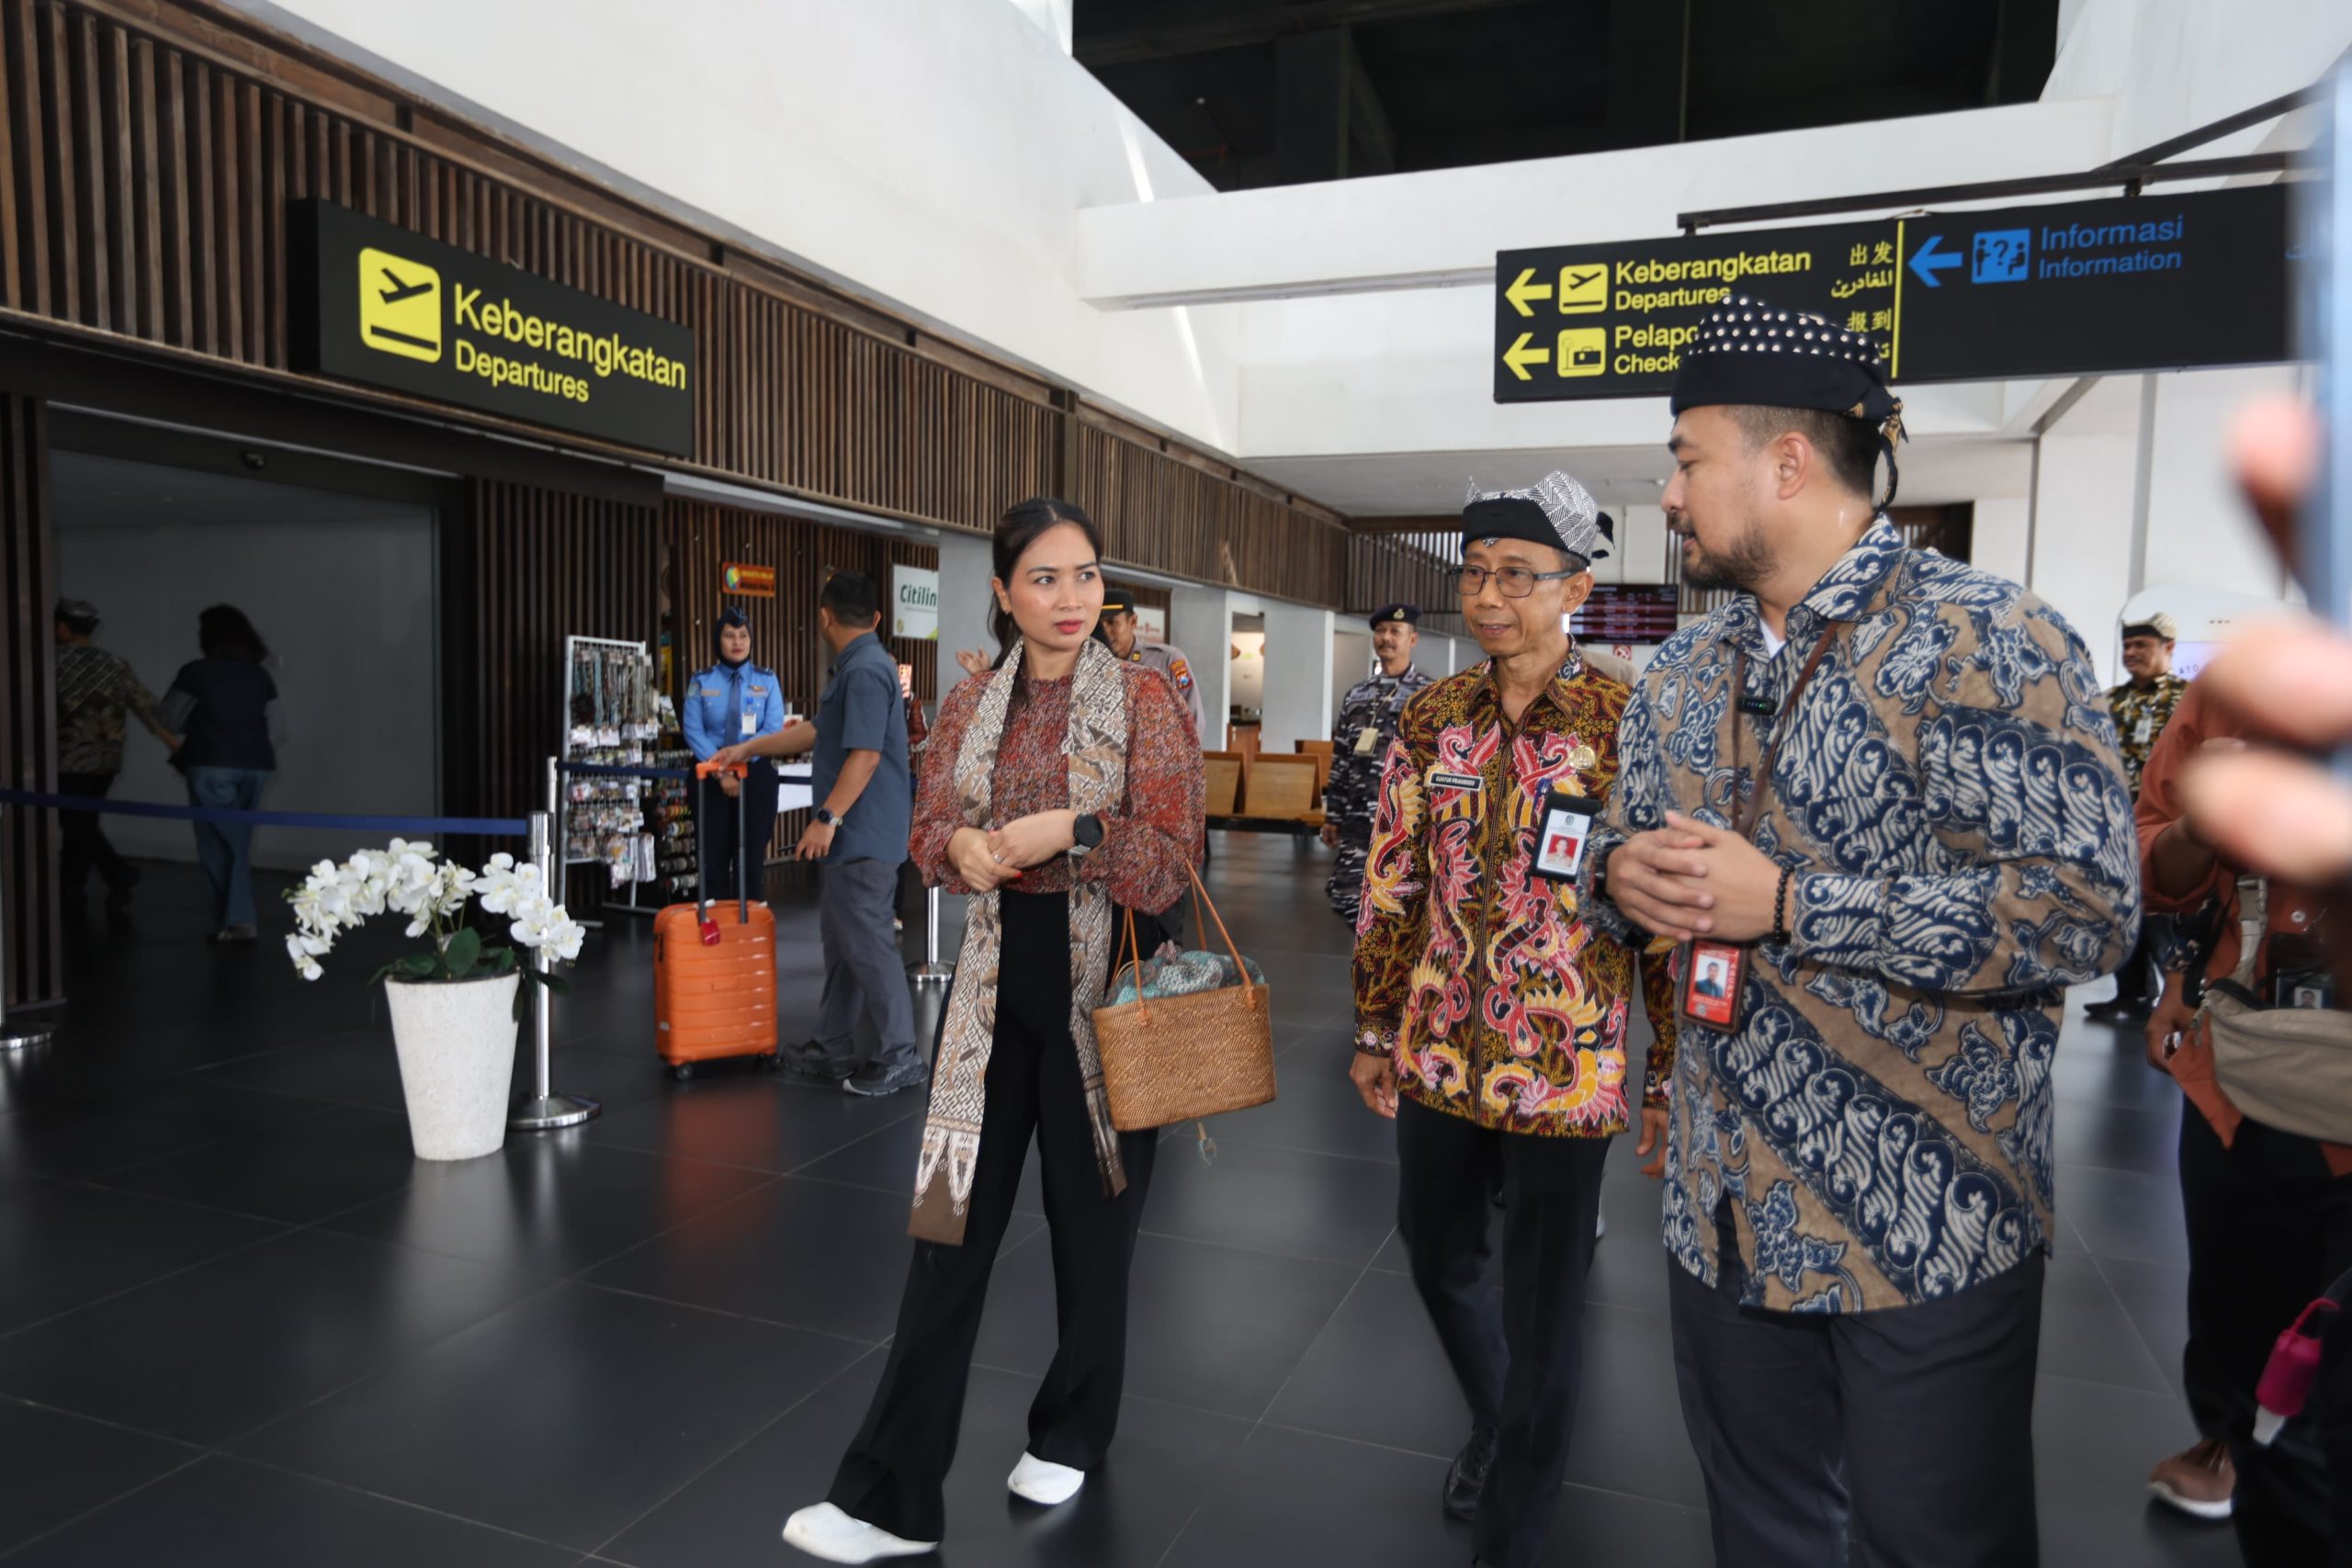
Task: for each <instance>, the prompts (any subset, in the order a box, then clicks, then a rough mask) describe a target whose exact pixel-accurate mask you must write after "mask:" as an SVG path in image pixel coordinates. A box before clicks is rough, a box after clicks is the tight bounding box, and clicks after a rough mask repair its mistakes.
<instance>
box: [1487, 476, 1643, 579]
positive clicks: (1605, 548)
mask: <svg viewBox="0 0 2352 1568" xmlns="http://www.w3.org/2000/svg"><path fill="white" fill-rule="evenodd" d="M1616 537H1617V524H1616V521H1615V520H1614V519H1613V518H1611V516H1610V515H1609V513H1606V512H1603V511H1601V510H1600V506H1599V505H1598V504H1597V503H1596V502H1594V501H1593V499H1592V492H1591V491H1588V490H1586V489H1585V488H1584V486H1582V485H1580V484H1578V483H1577V481H1576V480H1575V479H1571V478H1569V477H1568V476H1567V475H1566V474H1564V473H1562V472H1561V471H1560V470H1559V469H1557V468H1555V469H1553V470H1552V471H1551V472H1550V473H1548V474H1545V475H1544V477H1543V478H1542V479H1538V480H1536V481H1535V482H1534V483H1533V484H1532V485H1530V486H1528V487H1527V488H1526V489H1524V490H1487V491H1482V490H1480V489H1479V488H1478V481H1477V480H1476V479H1472V480H1471V481H1470V494H1469V498H1468V499H1467V500H1466V501H1464V502H1463V504H1462V542H1463V543H1464V545H1465V546H1466V545H1468V544H1469V543H1470V542H1471V541H1472V540H1474V539H1524V540H1526V541H1527V542H1528V543H1529V544H1531V545H1549V546H1551V547H1553V548H1554V549H1555V550H1566V552H1567V553H1568V554H1570V555H1572V556H1574V557H1576V558H1577V561H1578V562H1580V563H1581V564H1582V565H1585V566H1589V565H1591V564H1592V563H1593V562H1594V561H1595V560H1597V559H1599V558H1600V557H1602V556H1605V555H1607V554H1608V553H1609V544H1610V542H1613V541H1614V540H1615V539H1616Z"/></svg>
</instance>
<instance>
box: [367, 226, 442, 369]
mask: <svg viewBox="0 0 2352 1568" xmlns="http://www.w3.org/2000/svg"><path fill="white" fill-rule="evenodd" d="M440 293H441V273H440V269H439V268H437V267H430V266H427V265H424V263H423V262H419V261H412V260H410V259H409V258H408V257H406V256H402V255H395V254H392V253H391V252H390V251H379V250H377V249H375V248H373V247H372V246H370V247H368V248H366V249H363V250H361V251H360V253H359V339H360V341H361V342H362V343H364V344H367V345H368V347H369V348H372V349H376V350H378V351H379V352H381V353H384V354H395V355H400V356H401V358H402V359H421V360H424V362H425V363H426V364H428V365H429V364H434V363H436V362H437V361H438V360H439V359H440V357H441V331H442V321H441V300H440Z"/></svg>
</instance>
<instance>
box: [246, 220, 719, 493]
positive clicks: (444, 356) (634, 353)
mask: <svg viewBox="0 0 2352 1568" xmlns="http://www.w3.org/2000/svg"><path fill="white" fill-rule="evenodd" d="M292 219H293V239H294V243H293V247H292V250H293V255H294V274H295V278H294V281H295V295H294V299H293V307H294V308H293V343H292V345H291V346H292V348H293V354H294V363H295V367H296V368H297V369H300V370H307V371H315V372H317V373H318V374H321V375H325V376H335V377H340V378H343V379H345V380H350V381H362V382H366V383H368V384H369V385H371V386H378V387H386V388H390V389H393V390H395V391H401V392H408V393H411V394H413V395H414V396H417V397H424V398H431V399H434V400H436V401H439V402H445V403H455V404H458V405H459V406H461V407H465V408H473V409H481V410H482V411H484V412H490V413H495V414H501V415H503V416H505V417H506V418H508V419H514V420H520V421H524V422H526V423H532V424H539V425H546V426H549V427H551V428H554V429H557V430H568V431H573V432H576V433H578V434H582V435H593V436H596V437H598V438H600V439H603V440H606V441H614V442H618V443H621V444H623V445H626V446H642V447H647V448H650V449H651V450H653V451H656V452H666V453H670V454H673V455H674V456H678V457H684V456H686V455H688V454H689V453H690V452H691V451H692V450H693V446H694V404H695V339H694V333H692V332H691V331H690V330H688V329H687V328H685V327H682V326H680V325H678V324H677V323H676V322H674V321H663V320H662V319H661V318H660V317H658V316H649V315H647V314H645V313H644V312H643V311H641V310H629V309H628V308H627V307H625V306H621V305H616V304H614V303H613V302H612V301H610V300H608V299H597V298H596V297H595V296H594V295H593V294H583V293H582V292H581V291H580V290H578V289H576V288H567V287H565V286H564V285H562V284H560V283H554V282H550V281H549V280H548V279H547V278H544V277H540V276H537V274H535V273H528V272H525V271H524V270H522V269H521V268H520V267H513V266H508V265H504V264H503V263H501V262H494V261H491V260H489V259H488V258H486V257H483V256H478V255H476V254H473V253H472V252H470V251H462V250H459V249H458V248H457V247H456V246H455V245H445V244H443V243H440V242H439V241H437V240H428V239H426V238H425V237H424V235H422V234H417V233H414V232H412V231H409V230H406V229H402V228H400V227H398V226H397V225H394V224H390V223H386V222H382V221H380V220H377V219H373V218H369V217H367V216H365V215H363V214H361V213H357V212H354V211H352V210H351V209H349V208H346V207H337V206H335V205H334V204H333V203H331V202H325V201H315V200H313V201H300V202H297V203H295V204H294V209H293V214H292Z"/></svg>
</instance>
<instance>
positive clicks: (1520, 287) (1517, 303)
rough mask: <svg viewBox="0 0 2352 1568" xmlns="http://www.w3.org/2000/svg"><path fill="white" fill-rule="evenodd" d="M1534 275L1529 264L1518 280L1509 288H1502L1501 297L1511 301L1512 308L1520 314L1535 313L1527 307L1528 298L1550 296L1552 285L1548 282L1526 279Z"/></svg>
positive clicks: (1546, 297)
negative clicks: (1534, 281)
mask: <svg viewBox="0 0 2352 1568" xmlns="http://www.w3.org/2000/svg"><path fill="white" fill-rule="evenodd" d="M1533 276H1535V269H1534V268H1533V267H1532V266H1531V267H1529V268H1528V269H1527V270H1526V271H1524V272H1522V273H1521V274H1520V275H1519V278H1518V281H1516V282H1514V283H1513V284H1512V285H1511V286H1510V288H1506V289H1504V290H1503V298H1504V299H1508V300H1510V302H1511V307H1512V309H1514V310H1517V311H1518V312H1519V313H1520V314H1521V315H1522V316H1532V315H1533V314H1535V312H1534V311H1533V310H1529V309H1528V307H1527V302H1528V301H1529V300H1530V299H1550V298H1552V286H1551V285H1550V284H1548V283H1531V282H1529V281H1528V280H1529V279H1530V278H1532V277H1533Z"/></svg>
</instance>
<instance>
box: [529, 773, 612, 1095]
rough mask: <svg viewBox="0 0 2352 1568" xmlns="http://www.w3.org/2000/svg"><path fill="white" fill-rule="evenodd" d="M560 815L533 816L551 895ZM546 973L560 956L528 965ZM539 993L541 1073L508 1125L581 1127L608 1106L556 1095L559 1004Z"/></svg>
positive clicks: (536, 1034) (535, 1044) (534, 843)
mask: <svg viewBox="0 0 2352 1568" xmlns="http://www.w3.org/2000/svg"><path fill="white" fill-rule="evenodd" d="M555 776H556V771H555V762H554V761H553V760H552V759H550V760H549V761H548V779H549V781H550V782H552V781H553V780H554V779H555ZM554 820H555V819H554V814H553V813H551V812H547V811H534V812H533V813H531V863H532V864H534V865H536V866H537V867H538V868H539V885H540V886H542V887H544V888H546V889H547V890H548V896H549V897H554V895H555V893H556V891H557V889H556V883H555V871H556V867H557V866H558V865H560V863H561V852H560V850H559V849H558V848H557V846H556V845H555V843H554V842H553V841H552V840H553V836H554ZM526 962H528V963H530V964H533V965H534V966H535V967H537V970H538V972H539V973H540V974H541V975H543V976H544V975H546V974H548V972H549V971H551V970H552V969H553V968H554V967H555V956H554V954H552V953H548V950H547V949H546V948H540V949H539V950H537V952H536V953H533V954H532V955H531V957H530V958H529V959H528V960H527V961H526ZM531 988H532V989H533V990H535V991H537V993H538V995H537V997H536V998H533V1002H534V1005H533V1007H532V1010H531V1034H532V1048H533V1050H534V1051H535V1052H536V1053H537V1059H536V1062H535V1064H534V1065H535V1067H536V1073H535V1076H534V1077H533V1078H532V1080H531V1087H532V1091H533V1092H531V1093H529V1094H526V1095H524V1096H522V1097H521V1098H519V1099H517V1100H515V1110H514V1113H513V1114H512V1115H510V1116H508V1117H507V1118H506V1125H507V1127H508V1128H509V1129H511V1130H512V1131H515V1132H517V1133H544V1132H548V1131H549V1130H551V1129H553V1128H557V1127H577V1126H578V1125H580V1123H581V1122H585V1121H587V1120H588V1119H589V1118H591V1117H593V1116H594V1115H595V1114H596V1113H597V1112H598V1111H602V1110H603V1109H604V1108H603V1107H602V1106H600V1105H599V1104H597V1103H596V1101H594V1100H583V1099H581V1098H580V1097H578V1096H576V1095H569V1094H558V1093H556V1091H555V1063H554V1044H555V1002H554V998H553V997H552V996H550V995H549V993H548V988H547V987H545V986H543V985H541V986H533V987H531Z"/></svg>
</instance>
